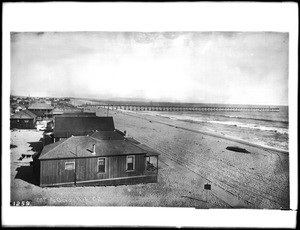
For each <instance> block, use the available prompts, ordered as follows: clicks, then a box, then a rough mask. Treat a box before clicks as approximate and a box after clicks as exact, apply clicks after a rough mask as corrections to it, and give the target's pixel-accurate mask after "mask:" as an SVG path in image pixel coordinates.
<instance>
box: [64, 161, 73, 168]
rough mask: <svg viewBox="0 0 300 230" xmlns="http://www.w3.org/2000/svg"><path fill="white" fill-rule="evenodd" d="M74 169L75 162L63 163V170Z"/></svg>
mask: <svg viewBox="0 0 300 230" xmlns="http://www.w3.org/2000/svg"><path fill="white" fill-rule="evenodd" d="M74 169H75V162H66V163H65V170H74Z"/></svg>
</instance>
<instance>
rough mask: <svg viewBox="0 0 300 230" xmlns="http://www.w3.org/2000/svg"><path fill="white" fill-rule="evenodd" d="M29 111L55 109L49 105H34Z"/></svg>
mask: <svg viewBox="0 0 300 230" xmlns="http://www.w3.org/2000/svg"><path fill="white" fill-rule="evenodd" d="M28 109H53V107H52V106H51V105H49V104H47V103H33V104H31V105H30V106H29V108H28Z"/></svg>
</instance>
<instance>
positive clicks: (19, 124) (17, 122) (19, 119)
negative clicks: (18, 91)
mask: <svg viewBox="0 0 300 230" xmlns="http://www.w3.org/2000/svg"><path fill="white" fill-rule="evenodd" d="M36 117H37V116H36V115H35V114H34V113H32V112H31V111H29V110H21V111H19V112H17V113H16V114H14V115H12V116H11V117H10V128H11V129H13V128H17V129H34V128H35V124H36Z"/></svg>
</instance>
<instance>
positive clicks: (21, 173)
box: [15, 165, 38, 185]
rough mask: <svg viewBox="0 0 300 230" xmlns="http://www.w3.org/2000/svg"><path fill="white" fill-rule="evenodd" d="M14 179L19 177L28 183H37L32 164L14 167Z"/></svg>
mask: <svg viewBox="0 0 300 230" xmlns="http://www.w3.org/2000/svg"><path fill="white" fill-rule="evenodd" d="M16 171H17V174H16V176H15V179H21V180H23V181H25V182H27V183H29V184H33V185H38V182H37V179H36V177H35V175H34V173H33V167H32V166H29V165H28V166H20V167H18V168H17V169H16Z"/></svg>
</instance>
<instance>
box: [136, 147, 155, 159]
mask: <svg viewBox="0 0 300 230" xmlns="http://www.w3.org/2000/svg"><path fill="white" fill-rule="evenodd" d="M137 146H138V147H140V148H141V149H144V150H145V151H146V152H147V154H146V156H147V157H148V156H158V155H159V153H158V152H157V151H156V150H154V149H152V148H150V147H149V146H147V145H145V144H139V145H137Z"/></svg>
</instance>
